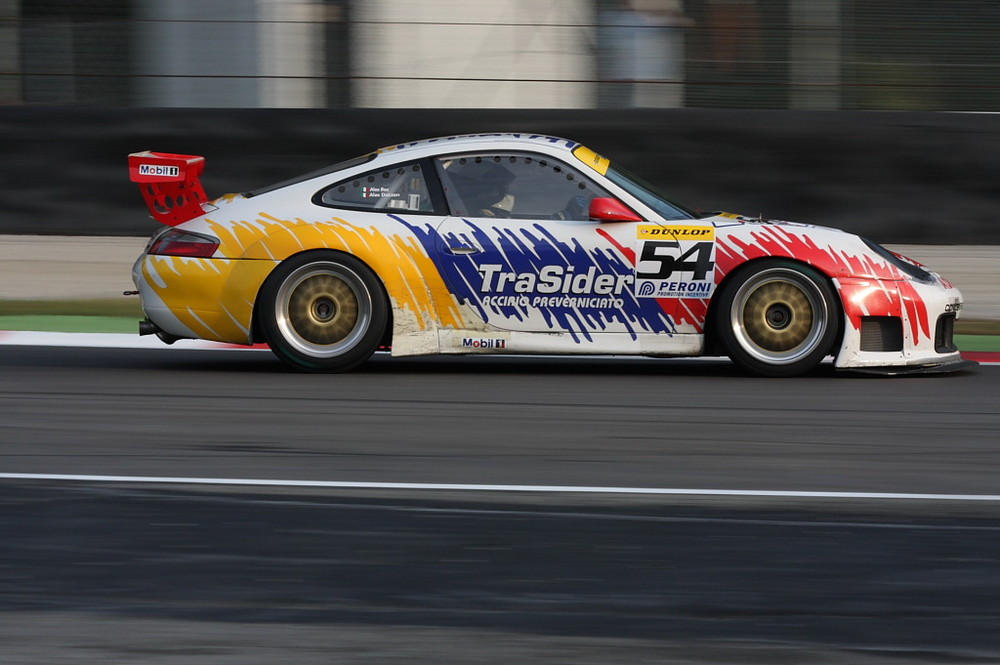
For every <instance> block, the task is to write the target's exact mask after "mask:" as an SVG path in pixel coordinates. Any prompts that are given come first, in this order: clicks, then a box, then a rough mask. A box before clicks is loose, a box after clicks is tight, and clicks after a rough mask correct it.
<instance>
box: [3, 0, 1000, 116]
mask: <svg viewBox="0 0 1000 665" xmlns="http://www.w3.org/2000/svg"><path fill="white" fill-rule="evenodd" d="M0 12H2V30H3V39H2V40H0V43H2V47H0V48H2V51H0V69H2V71H3V79H2V88H0V101H2V102H3V103H5V104H18V103H27V104H99V105H112V106H170V107H292V108H349V107H355V106H363V107H404V108H416V107H420V108H438V107H456V106H459V107H465V108H563V109H586V108H614V107H622V106H642V107H655V108H666V107H700V108H769V109H847V110H888V109H891V110H922V111H929V110H950V111H959V110H961V111H995V110H997V109H998V107H1000V85H998V78H1000V40H997V38H996V36H997V34H998V32H1000V3H998V2H996V1H995V0H949V1H948V2H927V1H926V0H546V1H545V2H537V1H536V0H491V1H490V2H488V3H480V2H469V1H468V0H419V1H413V0H353V1H352V0H312V1H309V0H171V1H170V2H163V1H162V0H2V1H0Z"/></svg>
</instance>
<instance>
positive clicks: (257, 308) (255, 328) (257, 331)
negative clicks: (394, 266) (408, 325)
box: [250, 247, 394, 346]
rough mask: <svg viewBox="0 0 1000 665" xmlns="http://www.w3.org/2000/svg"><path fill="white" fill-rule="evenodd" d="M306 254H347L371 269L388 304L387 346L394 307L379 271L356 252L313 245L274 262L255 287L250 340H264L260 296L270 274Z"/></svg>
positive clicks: (384, 334)
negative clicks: (257, 286) (262, 279)
mask: <svg viewBox="0 0 1000 665" xmlns="http://www.w3.org/2000/svg"><path fill="white" fill-rule="evenodd" d="M307 255H314V256H316V258H321V257H323V256H330V255H334V256H347V257H350V258H352V259H354V260H355V261H358V262H360V263H361V264H362V265H363V266H364V267H365V268H367V269H368V270H369V271H371V273H372V275H374V276H375V279H376V281H377V282H378V284H379V286H380V288H381V289H382V294H383V295H384V296H385V297H386V300H387V302H389V304H390V307H389V311H388V312H387V315H388V319H387V322H386V329H385V331H384V332H383V345H384V346H388V345H389V344H390V343H391V340H392V326H393V319H394V317H393V315H392V312H393V309H394V307H393V305H392V304H393V299H392V294H391V293H389V290H388V289H387V288H386V285H385V280H384V279H382V276H381V275H380V274H379V271H378V270H375V269H374V268H373V267H372V266H371V264H370V263H369V262H367V261H365V260H364V259H363V258H362V257H359V256H357V255H356V254H352V253H351V252H347V251H344V250H342V249H334V248H331V247H314V248H312V249H304V250H302V251H301V252H296V253H294V254H291V255H289V256H286V257H285V258H284V259H282V260H281V261H279V262H277V263H275V264H274V268H273V269H272V270H271V272H270V273H268V276H267V277H266V278H265V279H264V281H263V282H262V283H261V285H260V288H258V289H257V294H256V295H255V296H254V303H253V314H252V316H251V320H250V334H251V342H252V343H255V344H256V343H261V342H264V341H265V336H264V329H263V326H262V325H261V314H262V312H263V308H262V307H261V305H262V303H261V298H262V297H263V294H264V291H265V289H264V286H265V285H266V284H267V282H268V280H270V279H271V278H272V276H273V275H274V273H275V272H276V271H277V270H278V268H279V267H281V266H282V265H284V264H286V263H287V262H288V261H293V260H299V259H301V258H302V257H304V256H307Z"/></svg>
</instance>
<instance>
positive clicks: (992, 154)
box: [0, 106, 1000, 245]
mask: <svg viewBox="0 0 1000 665" xmlns="http://www.w3.org/2000/svg"><path fill="white" fill-rule="evenodd" d="M491 131H520V132H538V133H545V134H553V135H557V136H565V137H567V138H572V139H575V140H578V141H580V142H582V143H585V144H587V145H589V146H590V147H592V148H593V149H595V150H596V151H598V152H600V153H602V154H604V155H606V156H608V157H610V158H611V159H612V160H614V161H617V162H619V163H621V164H623V165H624V166H626V167H627V168H629V169H631V170H633V171H636V172H637V173H639V174H641V175H642V176H643V177H645V178H646V179H647V180H650V181H651V182H654V183H655V184H657V185H659V186H660V187H661V188H662V189H663V190H664V191H665V192H667V193H669V194H670V195H671V196H672V197H673V198H675V199H677V200H680V201H683V202H685V203H688V204H689V205H691V206H695V207H700V208H702V209H705V210H728V211H732V212H741V213H746V214H752V215H757V214H763V215H764V216H765V217H773V218H780V219H789V220H794V221H803V222H812V223H817V224H824V225H829V226H836V227H839V228H844V229H847V230H850V231H854V232H857V233H862V234H864V235H867V236H870V237H872V238H874V239H876V240H878V241H881V242H897V243H925V244H994V245H1000V224H998V223H997V221H998V220H997V217H998V216H1000V205H998V204H1000V115H996V114H960V113H902V112H900V113H897V112H795V111H727V110H697V109H670V110H615V111H539V110H440V111H437V110H420V111H406V110H388V109H384V110H383V109H349V110H333V109H330V110H325V109H303V110H293V109H245V110H240V109H236V110H234V109H151V108H74V107H65V106H62V107H25V106H20V107H5V108H0V145H2V150H0V154H2V160H0V233H10V234H43V235H48V234H58V235H121V236H126V235H133V236H134V235H139V236H142V235H147V234H149V233H150V232H151V231H152V230H153V229H154V228H156V226H157V225H156V223H155V222H152V221H151V220H150V219H149V218H148V216H147V215H146V211H145V207H144V205H143V203H142V199H141V197H140V196H139V192H138V189H137V188H136V186H135V185H133V184H132V183H130V182H129V181H128V169H127V166H126V155H127V154H128V153H129V152H135V151H139V150H145V149H152V150H161V151H165V152H179V153H192V154H199V155H204V156H205V157H206V159H207V169H206V173H205V176H204V178H203V182H204V184H205V188H206V190H207V191H208V193H209V196H216V195H219V194H223V193H226V192H234V191H242V190H247V189H251V188H254V187H258V186H261V185H265V184H269V183H272V182H276V181H279V180H283V179H285V178H288V177H291V176H294V175H298V174H300V173H303V172H306V171H309V170H312V169H315V168H319V167H322V166H324V165H327V164H330V163H334V162H337V161H340V160H342V159H346V158H349V157H353V156H356V155H359V154H363V153H366V152H369V151H370V150H372V149H374V148H376V147H380V146H383V145H389V144H393V143H399V142H404V141H408V140H413V139H418V138H426V137H430V136H440V135H445V134H454V133H473V132H491Z"/></svg>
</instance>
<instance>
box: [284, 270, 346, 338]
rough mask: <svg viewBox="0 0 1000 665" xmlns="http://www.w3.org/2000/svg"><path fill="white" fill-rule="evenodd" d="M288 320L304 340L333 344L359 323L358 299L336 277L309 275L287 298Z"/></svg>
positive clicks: (342, 281)
mask: <svg viewBox="0 0 1000 665" xmlns="http://www.w3.org/2000/svg"><path fill="white" fill-rule="evenodd" d="M288 319H289V322H290V323H291V325H292V327H293V328H294V329H295V331H296V332H297V333H298V334H299V336H300V337H301V338H302V339H303V340H306V341H308V342H311V343H313V344H335V343H337V342H339V341H341V340H343V339H344V338H345V337H347V336H348V335H349V334H350V332H351V331H352V330H354V326H356V325H357V323H358V297H357V295H356V294H355V293H354V291H353V290H352V289H351V287H350V286H349V285H348V284H347V283H346V282H345V281H344V280H343V279H341V278H340V277H338V276H336V275H331V274H326V273H323V274H318V275H312V276H310V277H308V278H306V279H304V280H303V281H302V282H300V283H299V284H298V285H297V286H296V287H295V290H294V291H293V292H292V293H291V294H290V295H289V298H288Z"/></svg>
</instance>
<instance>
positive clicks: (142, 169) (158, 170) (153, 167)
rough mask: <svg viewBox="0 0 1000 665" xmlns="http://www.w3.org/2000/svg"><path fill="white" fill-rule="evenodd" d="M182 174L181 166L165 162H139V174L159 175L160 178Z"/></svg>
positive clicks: (175, 176)
mask: <svg viewBox="0 0 1000 665" xmlns="http://www.w3.org/2000/svg"><path fill="white" fill-rule="evenodd" d="M180 174H181V169H180V167H179V166H165V165H163V164H139V175H146V176H157V177H160V178H177V177H179V176H180Z"/></svg>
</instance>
